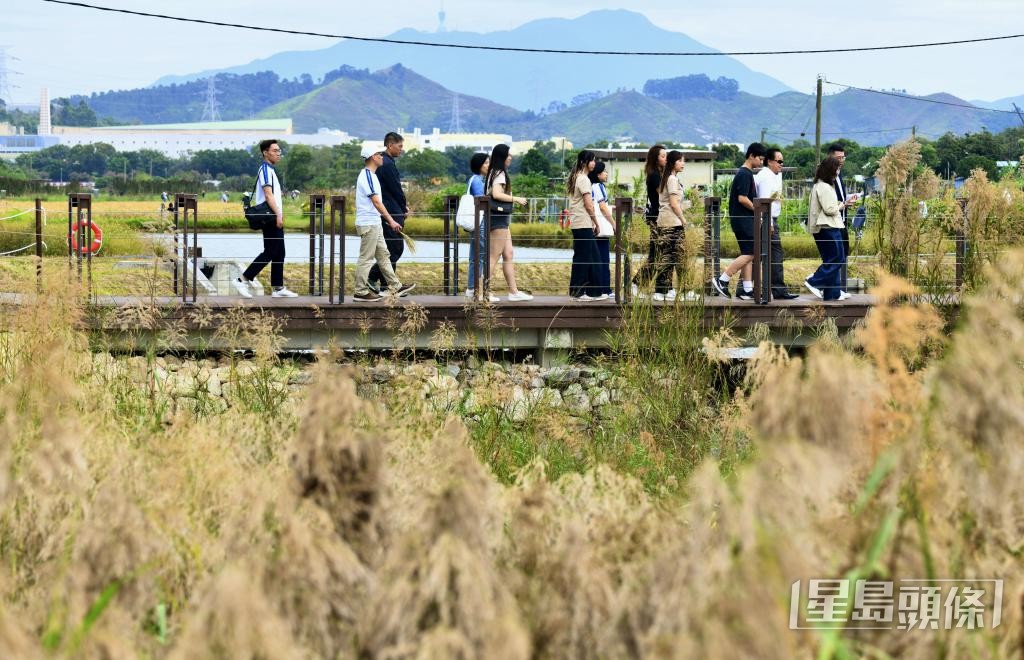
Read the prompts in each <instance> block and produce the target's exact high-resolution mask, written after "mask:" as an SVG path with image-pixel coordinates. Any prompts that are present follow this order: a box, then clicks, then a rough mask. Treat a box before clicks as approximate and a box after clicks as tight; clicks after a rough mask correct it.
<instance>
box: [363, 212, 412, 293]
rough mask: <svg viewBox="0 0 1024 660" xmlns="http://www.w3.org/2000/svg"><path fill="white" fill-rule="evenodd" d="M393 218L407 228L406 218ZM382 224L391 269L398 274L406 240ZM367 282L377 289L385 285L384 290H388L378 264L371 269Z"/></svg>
mask: <svg viewBox="0 0 1024 660" xmlns="http://www.w3.org/2000/svg"><path fill="white" fill-rule="evenodd" d="M391 217H393V218H395V222H397V223H398V224H400V225H402V226H403V227H404V226H405V218H401V219H399V218H397V217H395V216H391ZM381 224H382V225H383V228H384V242H385V243H386V244H387V246H388V252H389V253H390V254H391V259H390V261H391V268H392V270H394V271H396V272H397V271H398V260H399V259H401V258H402V253H403V252H405V240H403V239H402V235H401V234H399V233H398V232H397V231H395V230H394V229H392V228H391V227H389V226H388V225H387V224H384V223H383V221H382V222H381ZM366 280H367V282H369V284H370V286H372V287H373V288H375V289H379V288H381V285H382V284H383V285H384V288H387V286H386V282H384V278H383V277H382V276H381V274H380V268H378V267H377V264H374V265H373V268H371V269H370V274H369V275H368V276H367V278H366Z"/></svg>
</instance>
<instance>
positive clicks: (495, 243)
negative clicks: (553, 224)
mask: <svg viewBox="0 0 1024 660" xmlns="http://www.w3.org/2000/svg"><path fill="white" fill-rule="evenodd" d="M511 165H512V156H511V155H510V154H509V146H508V145H507V144H498V145H495V147H494V149H492V150H491V158H490V169H488V171H487V194H488V195H490V196H491V200H492V205H491V209H492V210H491V235H490V236H489V238H490V241H491V253H490V254H489V255H487V256H488V259H489V260H490V271H489V272H491V273H493V272H494V269H495V267H496V266H497V265H498V257H501V272H502V273H503V274H504V275H505V283H506V284H507V285H508V300H509V302H524V301H527V300H533V296H531V295H530V294H528V293H526V292H525V291H520V290H519V288H518V287H517V286H516V267H515V264H514V263H513V261H512V257H513V251H512V232H511V230H510V229H509V225H510V224H511V222H512V208H511V207H512V206H513V205H517V206H526V198H525V197H513V196H512V175H511V174H509V172H508V168H509V167H510V166H511ZM493 202H506V203H507V205H508V206H507V208H508V211H507V212H496V211H495V210H494V204H493ZM478 279H481V280H482V279H483V278H478ZM484 285H485V286H486V285H488V283H487V282H484ZM485 290H486V289H485ZM491 301H492V302H498V301H497V300H494V298H492V299H491Z"/></svg>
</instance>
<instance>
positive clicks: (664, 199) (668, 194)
mask: <svg viewBox="0 0 1024 660" xmlns="http://www.w3.org/2000/svg"><path fill="white" fill-rule="evenodd" d="M658 195H659V197H658V226H659V227H681V226H682V224H683V221H682V220H680V219H679V216H677V215H676V214H675V211H673V210H672V202H671V199H672V196H673V195H674V196H675V198H676V203H677V204H679V209H680V210H682V208H683V204H682V199H683V186H682V185H681V184H680V183H679V178H678V177H677V176H675V175H674V174H673V175H671V176H669V177H668V179H666V180H665V190H663V191H661V192H659V193H658Z"/></svg>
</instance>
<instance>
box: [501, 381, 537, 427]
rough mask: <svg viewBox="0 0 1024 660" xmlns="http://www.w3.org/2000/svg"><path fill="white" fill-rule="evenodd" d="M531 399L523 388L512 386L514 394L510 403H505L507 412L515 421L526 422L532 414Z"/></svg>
mask: <svg viewBox="0 0 1024 660" xmlns="http://www.w3.org/2000/svg"><path fill="white" fill-rule="evenodd" d="M531 407H532V406H531V404H530V400H529V399H528V398H527V396H526V392H525V391H524V390H523V388H521V387H519V386H516V387H514V388H512V396H511V398H510V399H509V401H508V403H506V404H505V414H507V415H508V416H509V419H511V420H512V421H513V422H520V423H521V422H525V421H526V419H527V418H528V417H529V416H530V408H531Z"/></svg>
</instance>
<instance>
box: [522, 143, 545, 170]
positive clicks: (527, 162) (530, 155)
mask: <svg viewBox="0 0 1024 660" xmlns="http://www.w3.org/2000/svg"><path fill="white" fill-rule="evenodd" d="M519 171H520V172H522V173H523V174H539V175H541V176H544V177H547V176H550V175H551V162H550V161H549V160H548V157H547V156H546V155H544V153H543V152H541V151H540V150H539V149H537V148H536V147H533V148H531V149H530V150H529V151H527V152H526V153H525V154H523V157H522V158H520V159H519Z"/></svg>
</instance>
